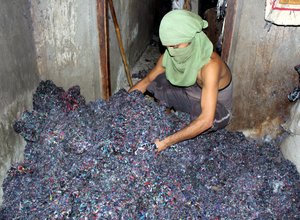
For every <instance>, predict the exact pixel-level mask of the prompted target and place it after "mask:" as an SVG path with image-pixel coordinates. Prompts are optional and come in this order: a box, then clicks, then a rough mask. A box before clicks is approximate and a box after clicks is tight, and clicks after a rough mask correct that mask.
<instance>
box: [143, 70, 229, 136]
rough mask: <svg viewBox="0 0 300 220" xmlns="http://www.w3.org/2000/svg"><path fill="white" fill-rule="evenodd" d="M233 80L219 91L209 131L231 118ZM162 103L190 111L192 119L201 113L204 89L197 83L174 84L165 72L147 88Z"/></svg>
mask: <svg viewBox="0 0 300 220" xmlns="http://www.w3.org/2000/svg"><path fill="white" fill-rule="evenodd" d="M232 89H233V86H232V82H230V84H229V85H228V86H227V87H226V88H224V89H222V90H220V91H219V93H218V100H217V108H216V113H215V119H214V124H213V127H212V128H210V129H209V131H215V130H217V129H221V128H224V127H226V125H228V124H229V121H230V118H231V106H232ZM147 91H148V92H150V93H151V94H152V95H153V96H154V97H155V98H156V99H157V100H158V101H159V103H160V104H163V105H165V106H166V107H168V108H173V109H174V110H176V111H182V112H186V113H189V114H190V115H191V117H192V119H194V118H196V117H198V116H199V115H200V113H201V105H200V102H201V94H202V89H201V88H200V87H199V86H198V84H197V83H196V84H195V85H193V86H190V87H178V86H174V85H172V84H171V83H170V82H169V81H168V80H167V79H166V75H165V74H160V75H159V76H158V77H157V78H156V79H155V80H154V81H153V82H152V83H151V84H150V85H149V86H148V88H147Z"/></svg>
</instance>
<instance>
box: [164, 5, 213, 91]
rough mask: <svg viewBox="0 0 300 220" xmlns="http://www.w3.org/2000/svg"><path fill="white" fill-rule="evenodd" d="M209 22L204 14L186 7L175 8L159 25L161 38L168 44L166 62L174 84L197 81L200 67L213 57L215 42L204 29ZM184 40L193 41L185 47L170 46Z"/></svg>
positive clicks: (168, 76)
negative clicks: (188, 9)
mask: <svg viewBox="0 0 300 220" xmlns="http://www.w3.org/2000/svg"><path fill="white" fill-rule="evenodd" d="M207 26H208V24H207V22H206V21H205V20H203V19H202V18H201V17H200V16H198V15H196V14H194V13H192V12H189V11H186V10H174V11H171V12H169V13H168V14H166V15H165V16H164V17H163V19H162V21H161V23H160V27H159V37H160V40H161V42H162V44H163V45H165V46H167V50H166V52H165V53H164V56H163V66H164V67H165V69H166V77H167V79H168V80H169V81H170V82H171V83H172V84H173V85H176V86H191V85H193V84H195V82H196V80H197V75H198V73H199V71H200V69H201V68H202V67H203V66H204V65H205V64H206V63H208V61H209V60H210V56H211V54H212V52H213V45H212V43H211V41H210V40H209V39H208V37H207V36H206V35H205V34H204V33H203V32H202V29H203V28H206V27H207ZM181 43H190V44H189V45H188V46H187V47H185V48H172V47H168V46H174V45H178V44H181Z"/></svg>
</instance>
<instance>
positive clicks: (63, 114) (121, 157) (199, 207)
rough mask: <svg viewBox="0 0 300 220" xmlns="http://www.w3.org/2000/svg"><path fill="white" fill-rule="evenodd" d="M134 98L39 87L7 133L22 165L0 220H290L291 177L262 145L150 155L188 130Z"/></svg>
mask: <svg viewBox="0 0 300 220" xmlns="http://www.w3.org/2000/svg"><path fill="white" fill-rule="evenodd" d="M189 120H190V118H189V116H188V115H186V114H184V113H178V112H177V113H176V112H175V113H171V114H166V113H165V108H164V107H163V106H159V105H157V104H156V102H154V101H153V100H152V99H150V98H147V97H145V96H144V95H143V94H141V93H140V92H138V91H134V92H132V93H130V94H128V93H127V92H126V91H125V90H120V91H119V92H117V93H116V94H115V95H113V96H112V97H111V99H110V100H109V101H103V100H97V101H94V102H90V103H88V104H86V102H85V99H84V97H82V96H81V95H80V88H79V87H78V86H75V87H72V88H70V89H69V90H68V91H64V90H63V89H62V88H58V87H57V86H56V85H54V84H53V82H51V81H42V82H41V83H40V85H39V87H38V88H37V90H36V92H35V94H34V96H33V111H26V112H24V113H23V114H22V116H21V117H20V118H19V119H18V120H17V121H16V123H15V124H14V129H15V131H16V132H18V133H19V134H20V135H22V136H23V137H24V138H25V140H26V141H27V145H26V147H25V152H24V158H25V159H24V161H23V162H21V163H17V164H13V165H12V166H11V169H10V170H9V172H8V176H7V178H6V179H5V181H4V183H3V191H4V201H3V204H2V207H1V209H0V219H5V220H7V219H299V218H300V212H299V210H300V177H299V174H298V173H297V171H296V168H295V167H294V165H292V164H291V163H290V162H288V161H286V160H284V159H282V157H281V155H280V151H279V149H278V148H277V147H276V146H274V145H273V144H271V143H265V144H264V145H263V146H258V144H257V143H256V142H254V141H249V140H247V139H246V138H245V137H244V136H243V134H242V133H239V132H229V131H227V130H225V129H224V130H220V131H217V132H215V133H210V134H204V135H200V136H198V137H197V138H194V139H192V140H188V141H184V142H182V143H179V144H176V145H175V146H173V147H170V148H168V149H167V150H165V151H163V152H161V153H160V154H156V153H155V145H154V144H153V141H154V140H155V139H156V138H163V137H165V136H167V135H169V134H171V133H174V132H175V131H176V130H179V129H181V128H182V127H184V126H185V125H186V124H187V123H189Z"/></svg>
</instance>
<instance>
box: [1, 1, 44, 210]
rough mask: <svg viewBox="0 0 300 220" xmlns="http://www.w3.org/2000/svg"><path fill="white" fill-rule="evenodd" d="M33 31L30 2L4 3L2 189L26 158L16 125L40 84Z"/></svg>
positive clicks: (2, 31) (2, 46)
mask: <svg viewBox="0 0 300 220" xmlns="http://www.w3.org/2000/svg"><path fill="white" fill-rule="evenodd" d="M32 31H33V29H32V22H31V18H30V4H29V2H28V1H18V0H11V1H6V0H0V51H1V53H0V143H1V144H0V186H2V181H3V179H4V176H5V174H6V170H7V169H8V168H9V167H10V163H11V162H13V161H19V160H21V159H22V158H23V150H24V146H25V143H24V139H23V138H21V137H20V136H19V135H17V134H16V133H15V132H14V130H13V128H12V123H13V122H14V120H15V119H16V117H17V116H18V115H20V114H21V113H22V112H23V111H24V110H25V109H30V108H31V103H32V101H31V100H32V92H33V90H34V89H35V87H36V86H37V85H38V81H39V78H38V71H37V65H36V54H35V47H34V42H33V36H32ZM1 203H2V187H1V188H0V204H1Z"/></svg>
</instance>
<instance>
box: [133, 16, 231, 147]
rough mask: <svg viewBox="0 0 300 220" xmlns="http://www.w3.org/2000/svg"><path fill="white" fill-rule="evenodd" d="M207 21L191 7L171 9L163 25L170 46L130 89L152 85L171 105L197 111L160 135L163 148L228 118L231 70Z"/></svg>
mask: <svg viewBox="0 0 300 220" xmlns="http://www.w3.org/2000/svg"><path fill="white" fill-rule="evenodd" d="M207 26H208V24H207V22H206V21H205V20H202V18H201V17H200V16H198V15H196V14H193V13H192V12H189V11H185V10H174V11H171V12H169V13H167V14H166V15H165V16H164V17H163V19H162V21H161V23H160V27H159V37H160V40H161V42H162V44H163V45H164V46H166V47H167V49H166V51H165V52H164V54H163V55H161V56H160V58H159V59H158V61H157V64H156V65H155V67H154V68H153V69H152V70H151V71H150V72H149V73H148V75H147V76H146V77H145V78H144V79H142V80H141V81H140V82H138V83H137V84H136V85H134V86H133V87H132V88H131V89H130V90H129V92H131V91H133V90H139V91H141V92H142V93H144V92H146V90H148V91H149V92H150V93H152V94H153V95H154V97H155V98H156V99H158V100H159V101H160V102H163V103H165V104H166V105H167V107H169V108H174V109H175V110H176V111H183V112H187V113H189V114H191V116H192V117H193V120H192V121H191V123H190V124H189V125H188V126H186V127H185V128H183V129H181V130H179V131H177V132H176V133H174V134H172V135H170V136H168V137H165V138H164V139H162V140H158V139H157V140H155V144H156V146H157V151H158V152H160V151H162V150H164V149H166V148H167V147H169V146H171V145H173V144H176V143H178V142H181V141H184V140H187V139H191V138H194V137H196V136H197V135H199V134H201V133H203V132H210V131H215V130H217V129H220V128H224V127H225V126H226V125H227V124H228V123H229V120H230V110H231V100H232V82H231V73H230V70H229V68H228V67H227V65H226V64H225V63H224V62H223V61H222V60H221V58H220V56H219V55H218V54H217V53H215V52H213V45H212V43H211V42H210V40H209V39H208V38H207V36H206V35H205V34H204V33H203V31H202V29H203V28H206V27H207Z"/></svg>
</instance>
